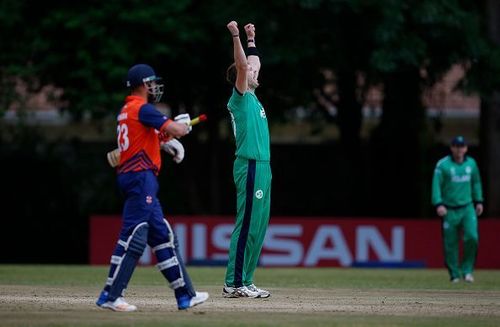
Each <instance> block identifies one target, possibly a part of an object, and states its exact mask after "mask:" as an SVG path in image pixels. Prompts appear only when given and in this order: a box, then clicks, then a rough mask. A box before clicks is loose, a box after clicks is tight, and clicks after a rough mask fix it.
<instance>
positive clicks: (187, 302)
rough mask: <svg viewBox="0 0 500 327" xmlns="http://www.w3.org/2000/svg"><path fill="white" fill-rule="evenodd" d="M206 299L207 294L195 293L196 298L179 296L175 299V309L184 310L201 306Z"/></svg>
mask: <svg viewBox="0 0 500 327" xmlns="http://www.w3.org/2000/svg"><path fill="white" fill-rule="evenodd" d="M207 299H208V293H207V292H196V296H194V297H190V296H189V295H184V296H181V297H180V298H178V299H177V308H178V309H179V310H185V309H189V308H192V307H194V306H195V305H198V304H201V303H203V302H205V301H206V300H207Z"/></svg>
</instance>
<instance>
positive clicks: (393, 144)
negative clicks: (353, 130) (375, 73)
mask: <svg viewBox="0 0 500 327" xmlns="http://www.w3.org/2000/svg"><path fill="white" fill-rule="evenodd" d="M384 86H385V88H384V90H385V96H384V104H383V115H382V121H381V124H380V126H379V127H378V128H377V130H375V132H374V134H373V136H372V141H373V146H372V147H371V148H372V151H373V153H372V158H373V163H374V164H373V165H372V167H371V170H372V171H371V181H372V183H374V185H372V186H371V189H372V190H373V192H374V193H373V194H372V197H371V200H372V203H371V205H372V208H373V211H374V212H379V213H385V212H387V213H388V214H389V215H392V216H406V217H408V216H409V217H414V216H420V215H421V214H422V212H423V211H422V208H425V204H426V203H428V202H429V200H428V199H423V198H422V194H423V192H421V190H422V189H423V184H424V183H426V182H428V181H425V180H423V177H422V176H423V169H422V167H423V165H422V161H423V160H424V156H423V154H424V151H423V149H422V144H421V142H420V137H419V135H420V133H421V131H422V128H423V121H424V120H423V118H424V110H423V107H422V103H421V85H420V75H419V72H418V70H417V69H409V70H406V71H400V72H396V73H391V74H388V75H386V76H385V78H384Z"/></svg>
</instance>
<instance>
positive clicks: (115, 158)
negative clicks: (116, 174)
mask: <svg viewBox="0 0 500 327" xmlns="http://www.w3.org/2000/svg"><path fill="white" fill-rule="evenodd" d="M106 156H107V158H108V163H109V165H110V166H111V167H113V168H114V167H116V166H118V164H119V163H120V150H118V149H114V150H113V151H109V152H108V153H107V154H106Z"/></svg>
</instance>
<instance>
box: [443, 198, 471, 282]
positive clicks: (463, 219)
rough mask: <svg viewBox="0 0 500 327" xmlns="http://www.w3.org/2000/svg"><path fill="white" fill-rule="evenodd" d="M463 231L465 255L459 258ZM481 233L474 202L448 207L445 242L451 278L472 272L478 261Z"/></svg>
mask: <svg viewBox="0 0 500 327" xmlns="http://www.w3.org/2000/svg"><path fill="white" fill-rule="evenodd" d="M462 232H463V256H462V260H461V265H460V260H459V249H460V245H459V242H460V235H461V233H462ZM478 241H479V235H478V229H477V216H476V211H475V210H474V206H473V204H472V203H471V204H469V205H467V206H465V207H462V208H458V209H450V208H449V209H448V213H447V214H446V216H444V218H443V243H444V258H445V264H446V267H447V268H448V272H449V274H450V279H454V278H460V277H461V276H462V275H465V274H469V273H472V271H473V270H474V264H475V262H476V254H477V247H478Z"/></svg>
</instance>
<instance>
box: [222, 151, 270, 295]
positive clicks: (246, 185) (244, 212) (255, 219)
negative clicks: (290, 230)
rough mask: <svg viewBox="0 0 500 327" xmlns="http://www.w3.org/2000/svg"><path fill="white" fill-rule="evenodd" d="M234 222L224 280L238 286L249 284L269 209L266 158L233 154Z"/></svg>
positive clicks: (267, 164)
mask: <svg viewBox="0 0 500 327" xmlns="http://www.w3.org/2000/svg"><path fill="white" fill-rule="evenodd" d="M233 177H234V183H235V185H236V210H237V212H236V222H235V226H234V230H233V233H232V235H231V244H230V247H229V261H228V264H227V269H226V277H225V283H226V285H228V286H232V287H240V286H248V285H250V284H253V275H254V272H255V268H256V267H257V263H258V262H259V256H260V251H261V249H262V244H263V243H264V236H265V235H266V230H267V225H268V223H269V213H270V209H271V179H272V174H271V165H270V162H269V161H255V160H248V159H243V158H236V160H235V161H234V167H233Z"/></svg>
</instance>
